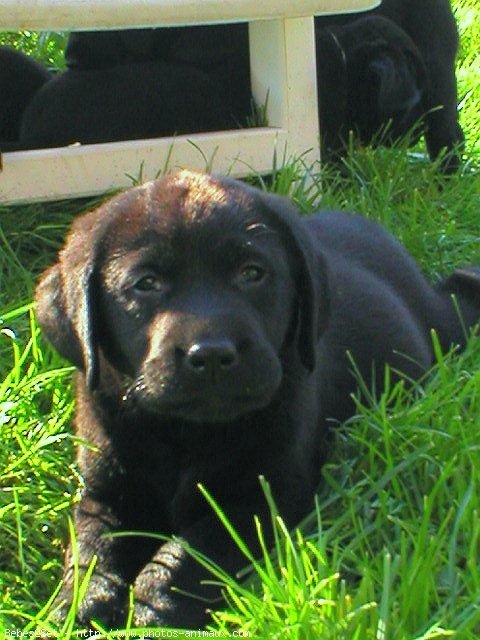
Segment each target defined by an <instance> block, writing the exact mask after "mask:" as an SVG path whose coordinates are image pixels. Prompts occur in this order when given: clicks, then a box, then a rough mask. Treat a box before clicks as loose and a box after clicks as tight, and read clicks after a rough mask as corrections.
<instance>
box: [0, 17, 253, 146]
mask: <svg viewBox="0 0 480 640" xmlns="http://www.w3.org/2000/svg"><path fill="white" fill-rule="evenodd" d="M248 59H249V58H248V33H247V30H246V28H245V25H235V24H234V25H220V26H214V25H212V26H206V27H185V28H170V29H138V30H126V31H99V32H81V33H73V34H71V36H70V38H69V41H68V45H67V49H66V62H67V67H68V68H67V70H66V71H65V72H63V73H61V74H58V75H57V76H55V77H54V78H52V79H51V81H50V82H49V83H48V84H46V85H45V86H44V87H42V89H41V90H40V91H39V92H38V93H37V94H36V95H35V97H34V99H33V100H32V101H31V102H30V104H29V106H28V108H27V109H26V111H25V113H24V115H23V118H22V123H21V128H20V137H19V141H18V144H17V145H16V146H9V147H4V148H5V149H7V150H14V149H31V148H44V147H54V146H64V145H68V144H72V143H75V142H80V143H82V144H91V143H96V142H112V141H117V140H133V139H139V138H153V137H160V136H166V135H174V134H185V133H195V132H202V131H213V130H225V129H233V128H237V127H238V126H239V124H240V123H241V122H244V121H245V118H246V117H247V116H248V115H249V113H250V112H251V91H250V75H249V64H248Z"/></svg>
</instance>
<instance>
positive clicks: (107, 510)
mask: <svg viewBox="0 0 480 640" xmlns="http://www.w3.org/2000/svg"><path fill="white" fill-rule="evenodd" d="M74 521H75V530H76V535H77V540H76V550H75V551H74V550H73V549H72V547H70V548H69V549H68V552H67V555H66V560H65V573H64V584H63V587H62V590H61V592H60V594H59V596H58V598H57V603H58V604H59V605H60V609H59V611H58V614H57V618H59V619H62V618H64V617H65V615H66V612H67V611H68V609H69V606H70V603H71V602H72V600H73V598H74V576H75V570H76V569H75V566H74V565H75V563H76V562H78V571H79V574H80V581H81V579H82V577H83V575H84V574H85V571H86V570H87V568H88V566H89V565H90V563H91V561H92V559H93V558H94V557H96V564H95V569H94V572H93V575H92V577H91V579H90V582H89V584H88V588H87V592H86V595H85V597H84V598H83V600H82V601H81V602H80V603H79V607H78V611H77V616H76V619H77V622H78V623H79V624H82V625H85V626H88V625H89V623H90V621H91V619H92V618H95V619H96V620H99V621H101V622H102V623H103V624H106V625H109V626H115V625H119V624H122V622H124V619H125V615H126V603H127V595H128V583H129V582H130V581H131V580H132V577H133V575H134V573H135V570H138V564H137V557H138V554H139V550H140V549H142V552H143V551H145V546H146V545H145V544H144V541H141V544H140V545H139V541H138V539H134V538H113V537H109V536H108V534H109V533H111V532H114V531H118V530H122V529H125V528H126V527H125V526H124V525H123V524H122V522H121V521H120V519H119V517H118V516H117V515H116V514H115V513H114V511H113V509H112V508H111V507H110V506H109V505H107V504H105V503H104V502H101V501H100V500H97V499H95V498H94V497H93V496H91V495H89V494H86V495H85V496H84V497H83V498H82V500H81V502H80V504H79V505H78V508H77V511H76V513H75V519H74ZM141 561H142V562H144V561H145V558H144V556H143V553H142V560H141Z"/></svg>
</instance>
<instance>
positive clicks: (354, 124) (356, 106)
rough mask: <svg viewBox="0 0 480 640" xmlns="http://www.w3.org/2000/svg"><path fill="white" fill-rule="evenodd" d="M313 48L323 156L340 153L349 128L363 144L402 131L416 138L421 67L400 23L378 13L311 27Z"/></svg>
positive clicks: (385, 140)
mask: <svg viewBox="0 0 480 640" xmlns="http://www.w3.org/2000/svg"><path fill="white" fill-rule="evenodd" d="M316 48H317V69H318V102H319V109H320V124H321V144H322V154H323V155H322V157H323V158H324V159H330V158H332V159H334V158H336V157H338V156H341V155H342V154H344V153H345V150H346V149H347V148H348V141H349V134H350V131H353V132H354V134H355V135H356V138H357V139H358V140H360V141H361V142H362V143H363V144H392V143H393V142H395V141H396V140H398V139H399V138H401V137H403V136H405V135H406V134H411V135H412V141H413V140H414V139H418V136H419V134H420V132H421V122H420V120H421V118H422V117H423V116H424V115H425V113H426V110H427V109H426V97H427V93H428V80H427V73H426V69H425V65H424V63H423V59H422V56H421V54H420V52H419V50H418V49H417V47H416V46H415V44H414V43H413V41H412V40H411V39H410V38H409V37H408V36H407V34H406V33H405V32H404V31H403V30H402V29H401V28H400V27H398V26H397V25H395V24H394V23H393V22H392V21H391V20H388V19H386V18H383V17H381V16H369V17H366V18H359V19H358V20H355V21H354V22H352V23H350V24H346V25H343V26H331V27H325V28H323V29H317V31H316ZM415 125H416V126H417V129H418V130H417V131H416V136H415V135H414V128H415Z"/></svg>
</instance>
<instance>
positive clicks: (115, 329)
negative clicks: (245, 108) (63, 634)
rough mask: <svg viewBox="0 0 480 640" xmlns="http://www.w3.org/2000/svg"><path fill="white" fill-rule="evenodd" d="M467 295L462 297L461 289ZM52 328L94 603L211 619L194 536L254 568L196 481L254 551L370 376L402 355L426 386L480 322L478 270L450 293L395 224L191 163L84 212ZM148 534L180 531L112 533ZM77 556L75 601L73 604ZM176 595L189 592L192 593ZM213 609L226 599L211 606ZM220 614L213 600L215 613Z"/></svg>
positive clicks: (292, 515)
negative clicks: (64, 367) (69, 415)
mask: <svg viewBox="0 0 480 640" xmlns="http://www.w3.org/2000/svg"><path fill="white" fill-rule="evenodd" d="M452 293H454V294H455V295H456V300H457V305H458V308H459V309H460V312H461V315H462V320H461V319H460V318H459V315H458V310H457V306H456V305H455V304H454V303H453V301H452V298H451V294H452ZM36 312H37V316H38V320H39V323H40V326H41V327H42V328H43V330H44V332H45V333H46V335H47V337H48V338H49V340H50V341H51V342H52V343H53V345H54V346H55V347H56V348H57V349H58V351H59V352H60V354H62V355H63V356H64V357H66V358H67V359H69V360H70V361H71V362H73V363H74V364H75V365H76V366H77V368H78V374H77V383H76V384H77V387H76V388H77V408H76V414H75V426H76V432H77V435H78V436H79V437H80V438H81V439H82V441H85V442H88V443H90V445H91V446H84V445H80V446H79V454H78V464H79V467H80V471H81V473H82V475H83V478H84V480H85V489H84V492H83V495H82V499H81V502H80V503H79V505H78V507H77V510H76V513H75V523H76V528H77V536H78V553H79V562H80V565H81V567H82V568H84V567H86V566H87V565H88V563H89V562H90V560H91V558H92V556H93V555H94V554H95V555H96V556H97V557H98V561H97V564H96V567H95V572H94V574H93V577H92V580H91V583H90V586H89V590H88V592H87V595H86V597H85V599H84V601H83V602H82V604H81V606H80V610H79V614H78V617H79V621H80V622H82V623H84V624H88V621H89V620H90V619H91V618H92V617H94V618H99V619H101V620H102V621H103V622H104V623H105V624H108V625H110V626H112V625H115V624H121V623H122V622H123V621H124V616H125V611H126V606H127V593H128V591H127V590H128V585H129V584H132V583H133V585H134V596H135V611H134V623H135V624H136V625H147V624H150V625H172V626H180V627H185V626H187V627H188V626H193V627H198V626H199V625H201V624H203V623H204V622H205V621H206V619H207V614H206V611H205V610H206V607H207V606H208V605H207V604H206V603H205V600H196V599H192V598H190V597H188V596H187V595H185V593H194V594H197V595H199V596H202V597H203V598H207V599H208V598H212V597H215V596H218V592H217V590H216V589H214V588H213V587H212V586H207V585H205V583H203V582H202V581H203V580H204V579H205V578H207V574H206V572H205V570H204V569H203V568H202V567H201V566H200V565H199V564H197V563H196V562H195V561H194V560H193V559H192V558H191V557H190V556H189V555H188V554H187V552H186V551H185V548H184V546H183V544H182V542H181V541H180V540H179V539H183V541H184V542H186V543H188V545H191V546H192V547H194V548H195V549H197V550H198V551H200V552H202V553H203V554H205V555H207V556H208V557H209V558H211V559H212V560H214V561H215V562H216V563H218V564H219V565H221V566H222V567H223V568H224V569H225V570H227V571H229V572H235V571H237V570H238V569H239V568H241V567H242V566H243V565H244V562H245V560H244V558H243V557H242V555H241V554H240V552H239V551H238V550H237V549H236V548H235V545H234V544H233V543H232V541H231V539H230V538H229V536H228V535H227V534H226V532H225V530H224V529H223V526H222V525H221V524H220V522H219V521H218V520H217V518H216V516H215V515H214V514H213V512H212V511H211V509H210V508H209V506H208V505H207V504H206V502H205V500H204V499H203V498H202V496H201V494H200V492H199V490H198V489H197V483H199V482H200V483H203V484H204V485H205V486H206V487H207V488H208V490H209V491H210V492H211V493H212V494H213V496H214V497H215V498H216V499H217V500H218V501H219V503H220V505H221V506H222V507H223V509H224V510H225V512H226V514H227V515H228V517H229V518H230V519H231V521H232V523H233V525H234V526H235V527H236V528H237V530H238V531H239V532H240V534H241V535H242V537H243V538H244V540H245V541H246V542H247V544H249V545H250V547H251V548H252V550H253V551H254V552H256V551H258V541H257V539H256V534H255V526H254V524H253V515H254V514H257V515H259V516H260V518H261V519H262V520H263V522H264V524H266V523H267V522H268V509H267V506H266V503H265V500H264V497H263V494H262V491H261V488H260V485H259V482H258V476H259V475H260V474H262V475H264V476H266V478H267V479H268V480H269V481H270V483H271V485H272V491H273V495H274V498H275V500H276V502H277V504H278V507H279V510H280V513H281V514H282V516H283V517H284V519H285V521H286V523H287V524H288V526H293V525H295V523H297V522H298V521H299V520H300V519H301V518H302V516H304V515H305V514H306V513H308V511H309V510H311V509H312V507H313V499H314V494H315V491H316V488H317V486H318V483H319V480H320V468H321V463H322V460H324V458H325V455H326V454H327V453H328V438H327V426H328V424H332V422H333V423H334V422H338V421H342V420H344V419H345V418H347V417H348V416H349V415H351V413H352V411H353V405H352V400H351V394H352V393H353V392H354V391H355V389H356V386H357V381H356V379H355V376H354V375H353V373H352V366H351V361H350V360H349V357H348V355H347V352H350V353H351V355H352V357H353V358H354V360H355V363H356V365H357V367H358V369H359V371H360V373H361V375H362V376H363V378H364V380H365V384H367V385H368V386H370V385H373V384H376V385H377V387H376V388H377V390H381V388H380V386H379V385H380V383H381V381H382V380H383V375H381V374H380V375H376V376H375V375H373V374H372V371H373V369H374V368H375V369H376V370H377V372H380V373H381V372H382V370H383V368H384V367H385V365H386V364H387V363H388V364H389V365H390V366H391V367H392V369H393V370H395V371H397V372H399V371H400V372H403V373H404V374H405V375H407V376H408V377H410V378H414V379H418V378H419V377H420V376H422V374H423V373H424V372H426V371H427V370H428V368H429V367H430V366H431V365H432V363H433V362H434V354H433V351H432V344H431V340H430V330H431V329H432V328H435V329H436V331H437V332H438V335H439V339H440V342H441V344H442V346H443V347H444V348H445V349H447V348H448V347H449V346H450V345H451V344H453V343H457V344H459V345H464V343H465V333H464V328H463V327H464V326H466V327H471V326H473V325H474V324H475V323H476V322H477V320H478V319H479V318H480V269H478V268H475V267H467V268H465V269H462V270H459V271H456V272H455V273H453V275H451V276H450V277H449V278H448V279H447V280H446V281H444V282H443V283H442V284H440V286H438V287H437V288H433V287H432V286H431V285H430V284H429V283H428V282H427V281H426V280H425V278H424V277H423V275H422V274H421V273H420V271H419V269H418V267H417V266H416V264H415V263H414V261H413V260H412V258H410V257H409V255H408V254H407V253H406V251H405V250H404V249H403V248H402V247H401V246H400V245H399V244H398V243H397V242H396V241H395V240H394V239H393V238H392V237H391V236H390V235H389V234H387V233H386V232H385V231H384V230H383V229H382V228H381V227H379V226H378V225H376V224H373V223H372V222H369V221H367V220H366V219H364V218H362V217H360V216H358V215H347V214H342V213H336V212H323V213H320V214H318V215H314V216H311V217H301V216H299V215H298V212H297V211H296V209H295V208H294V207H293V206H292V204H291V203H290V202H288V201H287V200H285V199H283V198H280V197H278V196H273V195H267V194H265V193H263V192H261V191H259V190H257V189H254V188H252V187H248V186H246V185H244V184H242V183H240V182H238V181H235V180H233V179H229V178H220V177H218V178H213V177H208V176H205V175H201V174H195V173H190V172H187V171H183V172H180V173H179V174H177V175H174V176H169V177H164V178H161V179H159V180H157V181H155V182H149V183H147V184H145V185H143V186H140V187H136V188H133V189H131V190H129V191H127V192H125V193H123V194H121V195H119V196H116V197H115V198H113V199H112V200H110V201H108V202H107V203H105V204H103V205H102V206H100V207H99V208H98V209H96V210H95V211H92V212H90V213H87V214H86V215H84V216H82V217H80V218H78V219H77V220H75V222H74V223H73V227H72V230H71V232H70V234H69V235H68V237H67V240H66V243H65V246H64V248H63V250H62V251H61V252H60V254H59V257H58V262H57V263H56V264H55V265H53V266H52V267H51V268H50V269H48V270H47V271H46V272H45V273H44V274H43V276H42V278H41V280H40V282H39V284H38V286H37V289H36ZM124 530H129V531H131V530H134V531H139V532H141V531H150V532H157V533H160V534H166V535H172V534H173V535H175V536H178V538H177V539H176V540H174V541H170V542H165V543H164V542H161V541H158V540H152V539H146V538H144V537H142V536H141V534H139V535H138V537H114V538H112V537H104V534H108V533H110V532H115V531H124ZM72 581H73V578H72V554H71V553H68V554H67V560H66V568H65V584H64V589H63V592H62V593H61V599H62V600H66V601H67V602H68V601H69V599H71V588H72ZM174 587H176V588H177V589H178V590H174V589H173V588H174ZM210 603H211V600H210ZM210 606H211V605H210Z"/></svg>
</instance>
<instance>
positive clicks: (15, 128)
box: [0, 47, 51, 144]
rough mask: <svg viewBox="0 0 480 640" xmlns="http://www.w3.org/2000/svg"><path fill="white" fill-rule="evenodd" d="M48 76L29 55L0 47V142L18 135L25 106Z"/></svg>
mask: <svg viewBox="0 0 480 640" xmlns="http://www.w3.org/2000/svg"><path fill="white" fill-rule="evenodd" d="M50 77H51V74H50V72H49V71H48V69H47V68H46V67H44V66H43V65H42V64H40V63H39V62H37V61H36V60H34V59H33V58H32V57H30V56H27V55H25V54H23V53H21V52H20V51H16V50H15V49H11V48H9V47H0V144H1V142H2V141H5V142H6V141H15V140H18V139H19V136H20V122H21V118H22V114H23V112H24V110H25V107H26V106H27V104H28V103H29V102H30V100H31V99H32V97H33V96H34V95H35V93H36V92H37V91H38V89H39V88H40V87H41V86H42V85H43V84H45V82H47V81H48V80H50Z"/></svg>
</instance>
